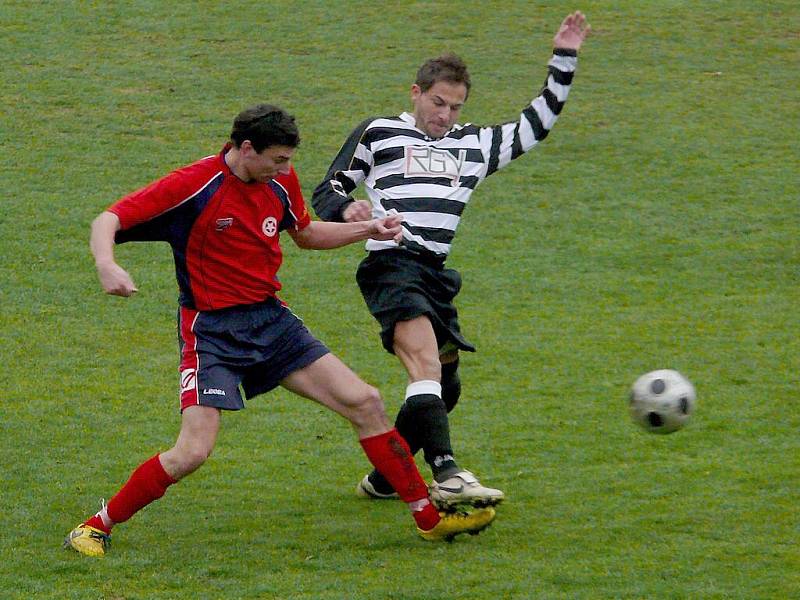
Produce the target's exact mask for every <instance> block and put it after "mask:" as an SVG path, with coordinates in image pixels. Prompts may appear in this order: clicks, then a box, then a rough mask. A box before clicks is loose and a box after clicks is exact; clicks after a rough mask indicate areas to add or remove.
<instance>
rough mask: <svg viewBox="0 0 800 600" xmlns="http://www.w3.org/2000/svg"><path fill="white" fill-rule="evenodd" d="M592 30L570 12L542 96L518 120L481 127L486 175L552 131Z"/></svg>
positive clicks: (580, 16)
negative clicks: (579, 53)
mask: <svg viewBox="0 0 800 600" xmlns="http://www.w3.org/2000/svg"><path fill="white" fill-rule="evenodd" d="M590 30H591V27H590V26H589V24H588V23H587V22H586V17H585V16H584V15H583V13H581V12H574V13H572V14H570V15H567V17H566V18H565V19H564V20H563V21H562V22H561V26H560V27H559V28H558V31H557V32H556V34H555V36H554V37H553V44H554V46H555V49H554V50H553V56H552V58H551V59H550V62H549V63H548V64H547V79H546V80H545V84H544V87H543V88H542V90H541V91H540V92H539V95H538V96H537V97H536V98H534V99H533V101H531V103H530V104H529V105H528V106H526V107H525V109H524V110H523V111H522V113H521V114H520V117H519V119H518V120H517V121H511V122H509V123H503V124H502V125H496V126H494V127H483V128H481V129H480V141H481V150H482V151H483V155H484V157H485V161H486V172H485V176H486V177H488V176H489V175H491V174H492V173H495V172H496V171H497V170H499V169H502V168H503V167H505V166H506V165H508V164H509V163H510V162H511V161H512V160H514V159H515V158H518V157H519V156H522V154H524V153H525V152H527V151H528V150H530V149H532V148H533V147H534V146H536V144H538V143H539V142H541V141H542V140H544V139H545V138H546V137H547V135H548V134H549V133H550V130H551V129H552V128H553V126H554V125H555V123H556V120H557V119H558V115H559V114H560V113H561V109H562V108H563V107H564V103H565V102H566V101H567V96H568V95H569V91H570V87H571V85H572V79H573V76H574V74H575V68H576V66H577V62H578V49H579V48H580V47H581V44H582V43H583V41H584V40H585V39H586V36H587V35H588V34H589V31H590Z"/></svg>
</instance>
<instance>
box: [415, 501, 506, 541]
mask: <svg viewBox="0 0 800 600" xmlns="http://www.w3.org/2000/svg"><path fill="white" fill-rule="evenodd" d="M439 515H440V516H441V517H442V520H441V521H439V522H438V523H437V524H436V526H435V527H434V528H433V529H429V530H427V531H425V530H424V529H420V528H419V527H417V533H419V534H420V536H422V538H423V539H425V540H428V541H429V542H437V541H439V540H444V541H445V542H451V541H453V538H454V537H456V536H457V535H459V534H461V533H468V534H470V535H478V534H479V533H480V532H481V531H483V530H484V529H486V528H487V527H488V526H489V524H490V523H491V522H492V521H494V517H495V515H496V513H495V510H494V509H493V508H491V507H488V508H478V509H475V510H473V511H472V512H469V513H460V512H459V513H444V512H440V513H439Z"/></svg>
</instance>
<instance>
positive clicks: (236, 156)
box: [64, 104, 494, 556]
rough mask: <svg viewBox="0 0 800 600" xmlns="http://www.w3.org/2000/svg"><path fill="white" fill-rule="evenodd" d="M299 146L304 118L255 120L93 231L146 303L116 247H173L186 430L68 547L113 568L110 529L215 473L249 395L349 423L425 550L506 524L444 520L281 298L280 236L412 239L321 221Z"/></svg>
mask: <svg viewBox="0 0 800 600" xmlns="http://www.w3.org/2000/svg"><path fill="white" fill-rule="evenodd" d="M299 143H300V136H299V132H298V130H297V126H296V125H295V122H294V118H293V117H291V116H290V115H288V114H287V113H286V112H284V111H283V110H281V109H280V108H278V107H275V106H272V105H269V104H261V105H257V106H255V107H252V108H250V109H247V110H244V111H242V112H241V113H240V114H239V115H238V116H237V117H236V119H235V120H234V123H233V130H232V132H231V137H230V141H229V142H228V143H227V144H226V145H225V146H224V147H223V148H222V150H221V151H220V152H219V153H218V154H215V155H212V156H208V157H206V158H203V159H201V160H199V161H197V162H195V163H193V164H191V165H188V166H186V167H183V168H181V169H178V170H177V171H174V172H172V173H170V174H169V175H167V176H166V177H163V178H161V179H159V180H158V181H156V182H154V183H152V184H150V185H148V186H146V187H144V188H142V189H141V190H138V191H136V192H133V193H132V194H129V195H127V196H125V197H124V198H122V199H121V200H120V201H118V202H116V203H115V204H113V205H112V206H111V207H109V208H108V210H106V211H104V212H102V213H101V214H100V215H99V216H98V217H97V218H96V219H95V220H94V222H93V223H92V233H91V242H90V245H91V250H92V254H93V255H94V258H95V264H96V266H97V273H98V276H99V279H100V284H101V286H102V287H103V289H104V290H105V291H106V292H107V293H109V294H113V295H117V296H123V297H129V296H131V295H133V294H135V293H136V292H137V291H138V290H137V288H136V285H135V284H134V283H133V280H132V278H131V276H130V275H129V274H128V273H127V271H125V270H124V269H123V268H122V267H121V266H120V265H119V264H117V262H116V260H115V259H114V244H115V242H116V243H121V242H125V241H165V242H168V243H169V244H170V246H171V247H172V252H173V256H174V259H175V272H176V275H177V279H178V288H179V290H180V299H179V304H180V310H179V313H178V332H179V342H180V355H181V362H180V407H181V428H180V433H179V434H178V439H177V441H176V442H175V445H174V446H173V447H172V448H170V449H169V450H167V451H165V452H161V453H159V454H156V455H154V456H152V457H151V458H149V459H148V460H146V461H145V462H143V463H142V464H141V465H139V467H137V468H136V469H135V470H134V471H133V473H132V474H131V476H130V478H129V479H128V481H127V483H125V485H123V486H122V488H121V489H120V490H119V491H118V492H117V493H116V494H115V495H114V496H113V497H112V498H111V500H110V501H109V503H108V505H107V506H106V505H105V504H104V505H103V507H102V509H101V510H100V512H98V513H97V514H95V515H94V516H91V517H89V518H88V519H87V520H86V521H84V522H83V523H81V524H80V525H78V526H77V527H76V528H75V529H73V530H72V531H71V532H70V534H69V535H68V536H67V539H66V540H65V543H64V545H65V546H66V547H68V548H72V549H74V550H76V551H78V552H80V553H82V554H85V555H88V556H102V555H104V554H105V553H106V550H107V548H108V543H109V540H110V536H111V528H112V527H114V526H115V525H116V524H119V523H122V522H124V521H127V520H128V519H129V518H131V517H132V516H133V515H134V514H135V513H136V512H138V511H139V510H141V509H142V508H144V507H145V506H147V505H148V504H150V503H151V502H153V501H155V500H158V499H159V498H161V497H162V496H163V495H164V493H165V492H166V491H167V488H169V487H170V486H172V485H174V484H175V483H177V482H178V481H179V480H181V479H183V478H184V477H186V476H187V475H190V474H191V473H193V472H194V471H196V470H197V469H198V468H199V467H200V466H201V465H202V464H203V463H204V462H205V461H206V459H207V458H208V457H209V455H210V454H211V451H212V449H213V448H214V445H215V443H216V438H217V433H218V431H219V428H220V422H221V418H222V417H221V415H222V411H238V410H240V409H242V408H244V399H243V397H242V394H241V391H240V389H241V390H243V391H244V396H245V397H246V398H247V399H248V400H249V399H251V398H253V397H254V396H257V395H259V394H262V393H265V392H268V391H269V390H271V389H273V388H275V387H277V386H278V385H281V386H283V387H285V388H286V389H288V390H291V391H293V392H295V393H297V394H299V395H300V396H303V397H305V398H310V399H312V400H315V401H317V402H319V403H320V404H322V405H323V406H326V407H328V408H330V409H331V410H333V411H334V412H336V413H338V414H339V415H341V416H342V417H344V418H345V419H347V420H348V421H349V422H350V423H351V425H352V426H353V428H354V430H355V431H356V433H357V435H358V438H359V441H360V443H361V447H362V448H363V450H364V452H365V453H366V455H367V457H368V458H369V460H370V461H371V462H372V463H373V465H374V466H375V468H376V469H378V470H379V471H380V472H381V473H382V474H383V475H384V476H385V477H387V479H389V480H390V481H392V485H393V486H395V488H396V489H398V491H400V492H401V493H400V496H401V498H402V499H403V500H404V501H405V502H406V503H407V504H408V506H409V508H410V510H411V512H412V516H413V517H414V520H415V521H416V523H417V529H418V533H419V534H420V535H421V536H422V537H423V538H425V539H427V540H449V539H451V538H452V537H453V536H455V535H458V534H460V533H472V534H474V533H477V532H479V531H480V530H482V529H483V528H485V527H486V526H487V525H489V523H490V522H491V521H492V519H493V518H494V511H493V510H491V509H488V510H485V511H484V512H482V513H480V514H477V515H476V514H470V515H448V514H443V515H440V514H439V512H438V511H437V510H436V509H435V508H434V505H433V504H431V502H430V499H429V497H428V488H427V486H426V485H425V482H424V481H423V479H422V476H421V475H420V474H419V471H418V470H417V468H416V466H415V464H414V459H413V456H412V455H411V454H410V452H409V449H408V446H407V445H406V443H405V441H404V440H403V438H401V437H400V436H399V435H398V433H397V431H396V430H395V429H394V428H393V427H391V426H390V425H389V421H388V419H387V417H386V413H385V411H384V408H383V402H382V400H381V397H380V394H379V393H378V391H377V390H376V389H375V388H374V387H372V386H370V385H368V384H367V383H365V382H364V381H362V380H361V379H360V378H359V377H358V376H357V375H356V374H355V373H353V372H352V371H351V370H350V369H349V368H348V367H347V366H346V365H345V364H344V363H343V362H342V361H340V360H339V359H338V358H336V357H335V356H334V355H333V354H332V353H331V352H330V351H329V350H328V349H327V348H326V347H325V346H324V345H323V344H322V343H321V342H320V341H318V340H317V339H316V338H315V337H314V336H313V335H312V334H311V333H310V332H309V331H308V329H306V327H305V326H304V325H303V322H302V321H301V320H300V319H299V318H298V317H296V316H295V315H294V313H292V311H290V310H289V309H288V308H287V307H286V305H285V304H284V303H283V302H282V301H281V300H280V299H279V298H278V297H277V292H278V291H279V290H280V289H281V284H280V282H279V280H278V278H277V271H278V269H279V268H280V266H281V263H282V252H281V247H280V244H279V238H280V232H281V231H285V232H286V233H287V234H288V235H289V237H291V238H292V240H293V241H294V242H295V243H296V244H297V245H298V246H299V247H300V248H305V249H317V250H324V249H330V248H338V247H340V246H344V245H345V244H350V243H353V242H356V241H362V240H365V239H368V238H372V239H375V240H383V241H386V240H391V239H394V238H395V237H397V236H399V233H400V226H399V222H400V217H388V218H376V219H371V220H367V221H363V222H358V223H324V222H321V221H312V220H311V218H310V216H309V214H308V211H307V210H306V207H305V203H304V200H303V195H302V193H301V192H300V184H299V181H298V178H297V175H296V173H295V171H294V168H293V167H292V165H291V160H292V157H293V155H294V153H295V150H296V148H297V145H298V144H299ZM240 386H241V387H240Z"/></svg>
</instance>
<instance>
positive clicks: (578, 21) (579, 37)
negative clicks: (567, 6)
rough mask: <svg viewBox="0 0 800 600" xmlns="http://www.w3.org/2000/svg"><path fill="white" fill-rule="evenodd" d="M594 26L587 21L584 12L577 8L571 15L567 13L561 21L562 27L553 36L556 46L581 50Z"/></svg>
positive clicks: (554, 45)
mask: <svg viewBox="0 0 800 600" xmlns="http://www.w3.org/2000/svg"><path fill="white" fill-rule="evenodd" d="M591 30H592V26H591V25H589V23H587V22H586V17H585V16H584V14H583V13H582V12H581V11H579V10H577V11H575V12H574V13H572V14H571V15H567V16H566V18H565V19H564V20H563V21H562V22H561V27H559V28H558V32H557V33H556V35H555V37H554V38H553V47H554V48H564V49H567V50H575V51H577V50H580V47H581V44H582V43H583V40H585V39H586V37H587V36H588V35H589V33H590V32H591Z"/></svg>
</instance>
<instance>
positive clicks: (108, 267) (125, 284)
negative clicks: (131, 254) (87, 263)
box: [89, 211, 139, 298]
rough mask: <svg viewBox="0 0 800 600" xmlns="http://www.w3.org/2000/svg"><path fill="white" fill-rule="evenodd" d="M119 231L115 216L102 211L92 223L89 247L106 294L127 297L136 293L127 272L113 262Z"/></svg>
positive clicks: (118, 223)
mask: <svg viewBox="0 0 800 600" xmlns="http://www.w3.org/2000/svg"><path fill="white" fill-rule="evenodd" d="M119 229H120V222H119V218H118V217H117V215H115V214H114V213H112V212H108V211H104V212H102V213H100V215H98V217H97V218H96V219H95V220H94V221H93V222H92V234H91V237H90V239H89V247H90V248H91V250H92V255H93V256H94V264H95V267H96V268H97V276H98V278H99V279H100V285H101V286H102V287H103V290H104V291H105V292H106V293H107V294H112V295H114V296H124V297H126V298H127V297H129V296H132V295H133V294H135V293H136V292H138V291H139V290H138V289H137V287H136V284H134V283H133V279H131V276H130V275H128V272H127V271H125V269H123V268H122V267H120V266H119V265H118V264H117V263H116V261H115V260H114V235H115V234H116V233H117V231H119Z"/></svg>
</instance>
